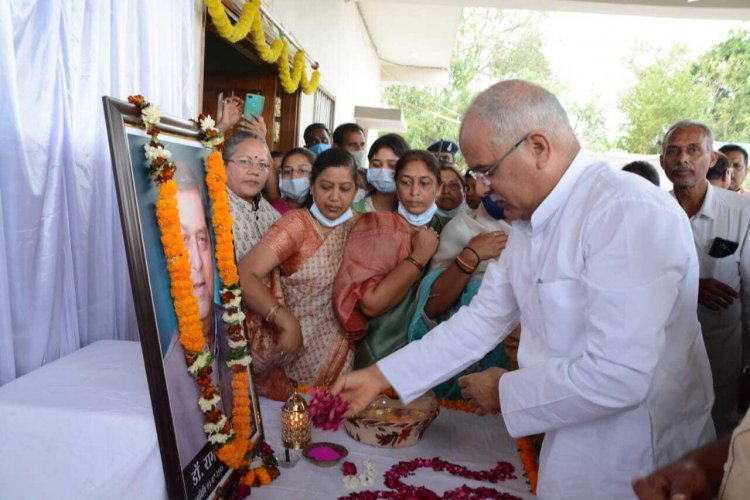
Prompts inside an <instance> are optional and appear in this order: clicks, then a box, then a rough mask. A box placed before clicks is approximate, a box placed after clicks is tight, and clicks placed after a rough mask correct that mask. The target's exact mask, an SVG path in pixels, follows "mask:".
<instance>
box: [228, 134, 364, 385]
mask: <svg viewBox="0 0 750 500" xmlns="http://www.w3.org/2000/svg"><path fill="white" fill-rule="evenodd" d="M310 182H311V188H310V194H311V197H312V203H311V205H310V207H309V208H301V209H295V210H291V211H289V212H288V213H286V214H285V215H284V216H283V217H282V218H281V219H279V221H278V222H276V223H275V224H274V225H273V226H272V227H271V229H270V230H269V231H268V232H267V233H266V234H265V236H264V237H263V239H262V240H261V241H260V243H259V244H258V245H257V246H256V247H255V248H253V249H252V250H251V251H250V253H248V254H247V255H246V256H245V257H243V258H242V260H241V261H240V263H239V271H240V281H241V282H242V287H243V292H242V298H243V300H244V301H245V304H246V305H247V306H248V308H249V310H250V311H251V312H252V313H253V318H252V320H251V321H250V326H251V328H250V332H249V334H250V338H251V352H252V355H253V367H254V370H255V371H256V373H257V375H258V377H257V379H256V385H257V386H258V390H259V392H260V394H262V395H264V396H267V397H270V398H273V399H284V398H286V397H287V396H288V395H289V394H290V392H291V388H292V386H291V383H290V379H293V380H295V381H296V382H297V383H299V384H303V385H329V384H332V383H333V381H334V380H336V378H337V377H338V376H339V375H340V374H341V373H344V372H346V371H349V370H350V369H351V366H352V360H353V357H354V344H353V342H354V340H355V339H356V336H353V335H351V334H349V333H348V332H346V331H345V330H343V328H341V326H340V325H339V323H338V321H337V320H336V318H335V317H334V314H333V308H332V307H331V296H332V293H333V281H334V277H335V276H336V272H337V270H338V268H339V265H340V264H341V260H342V258H343V253H344V246H345V244H346V239H347V236H348V234H349V231H350V230H351V228H352V226H354V224H355V222H356V220H357V215H356V214H355V213H354V212H352V210H351V203H352V201H353V200H354V195H355V194H356V192H357V184H356V169H355V166H354V160H353V158H352V157H351V155H350V154H349V153H347V152H345V151H342V150H340V149H337V148H333V149H330V150H328V151H325V152H324V153H322V154H321V155H320V156H319V157H318V158H317V159H316V160H315V163H314V165H313V168H312V173H311V176H310ZM276 268H279V269H280V279H279V282H280V283H279V284H278V285H280V286H274V283H273V282H272V286H271V288H269V287H267V286H266V285H264V283H263V280H264V279H265V278H266V277H267V276H269V275H271V274H272V273H273V271H274V270H275V269H276Z"/></svg>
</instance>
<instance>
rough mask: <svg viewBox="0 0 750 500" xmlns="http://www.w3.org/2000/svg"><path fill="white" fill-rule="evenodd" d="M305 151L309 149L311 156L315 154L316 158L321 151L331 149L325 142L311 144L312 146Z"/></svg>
mask: <svg viewBox="0 0 750 500" xmlns="http://www.w3.org/2000/svg"><path fill="white" fill-rule="evenodd" d="M307 149H309V150H310V151H312V152H313V154H315V156H318V155H319V154H320V153H322V152H323V151H328V150H329V149H331V145H330V144H326V143H325V142H319V143H318V144H313V145H312V146H310V147H309V148H307Z"/></svg>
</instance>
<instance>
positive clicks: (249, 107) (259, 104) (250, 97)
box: [243, 94, 265, 119]
mask: <svg viewBox="0 0 750 500" xmlns="http://www.w3.org/2000/svg"><path fill="white" fill-rule="evenodd" d="M264 104H265V97H263V96H262V95H258V94H247V95H246V96H245V111H244V113H243V114H244V115H245V116H246V117H247V118H256V119H257V117H259V116H262V115H263V105H264Z"/></svg>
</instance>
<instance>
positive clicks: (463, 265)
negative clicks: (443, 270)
mask: <svg viewBox="0 0 750 500" xmlns="http://www.w3.org/2000/svg"><path fill="white" fill-rule="evenodd" d="M456 264H458V267H459V268H461V270H462V271H463V272H465V273H466V274H471V273H473V272H474V271H476V270H477V266H470V265H469V264H467V263H466V262H464V261H463V260H461V256H460V255H457V256H456Z"/></svg>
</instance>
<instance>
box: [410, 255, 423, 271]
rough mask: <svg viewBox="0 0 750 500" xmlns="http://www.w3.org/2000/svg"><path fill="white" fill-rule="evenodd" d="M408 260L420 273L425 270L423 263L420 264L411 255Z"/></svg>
mask: <svg viewBox="0 0 750 500" xmlns="http://www.w3.org/2000/svg"><path fill="white" fill-rule="evenodd" d="M406 260H408V261H409V262H411V263H412V264H414V267H416V268H417V269H418V270H419V272H420V273H421V272H422V271H423V270H424V265H423V264H422V263H421V262H419V261H418V260H417V259H415V258H414V257H412V256H411V255H409V256H408V257H407V258H406Z"/></svg>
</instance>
